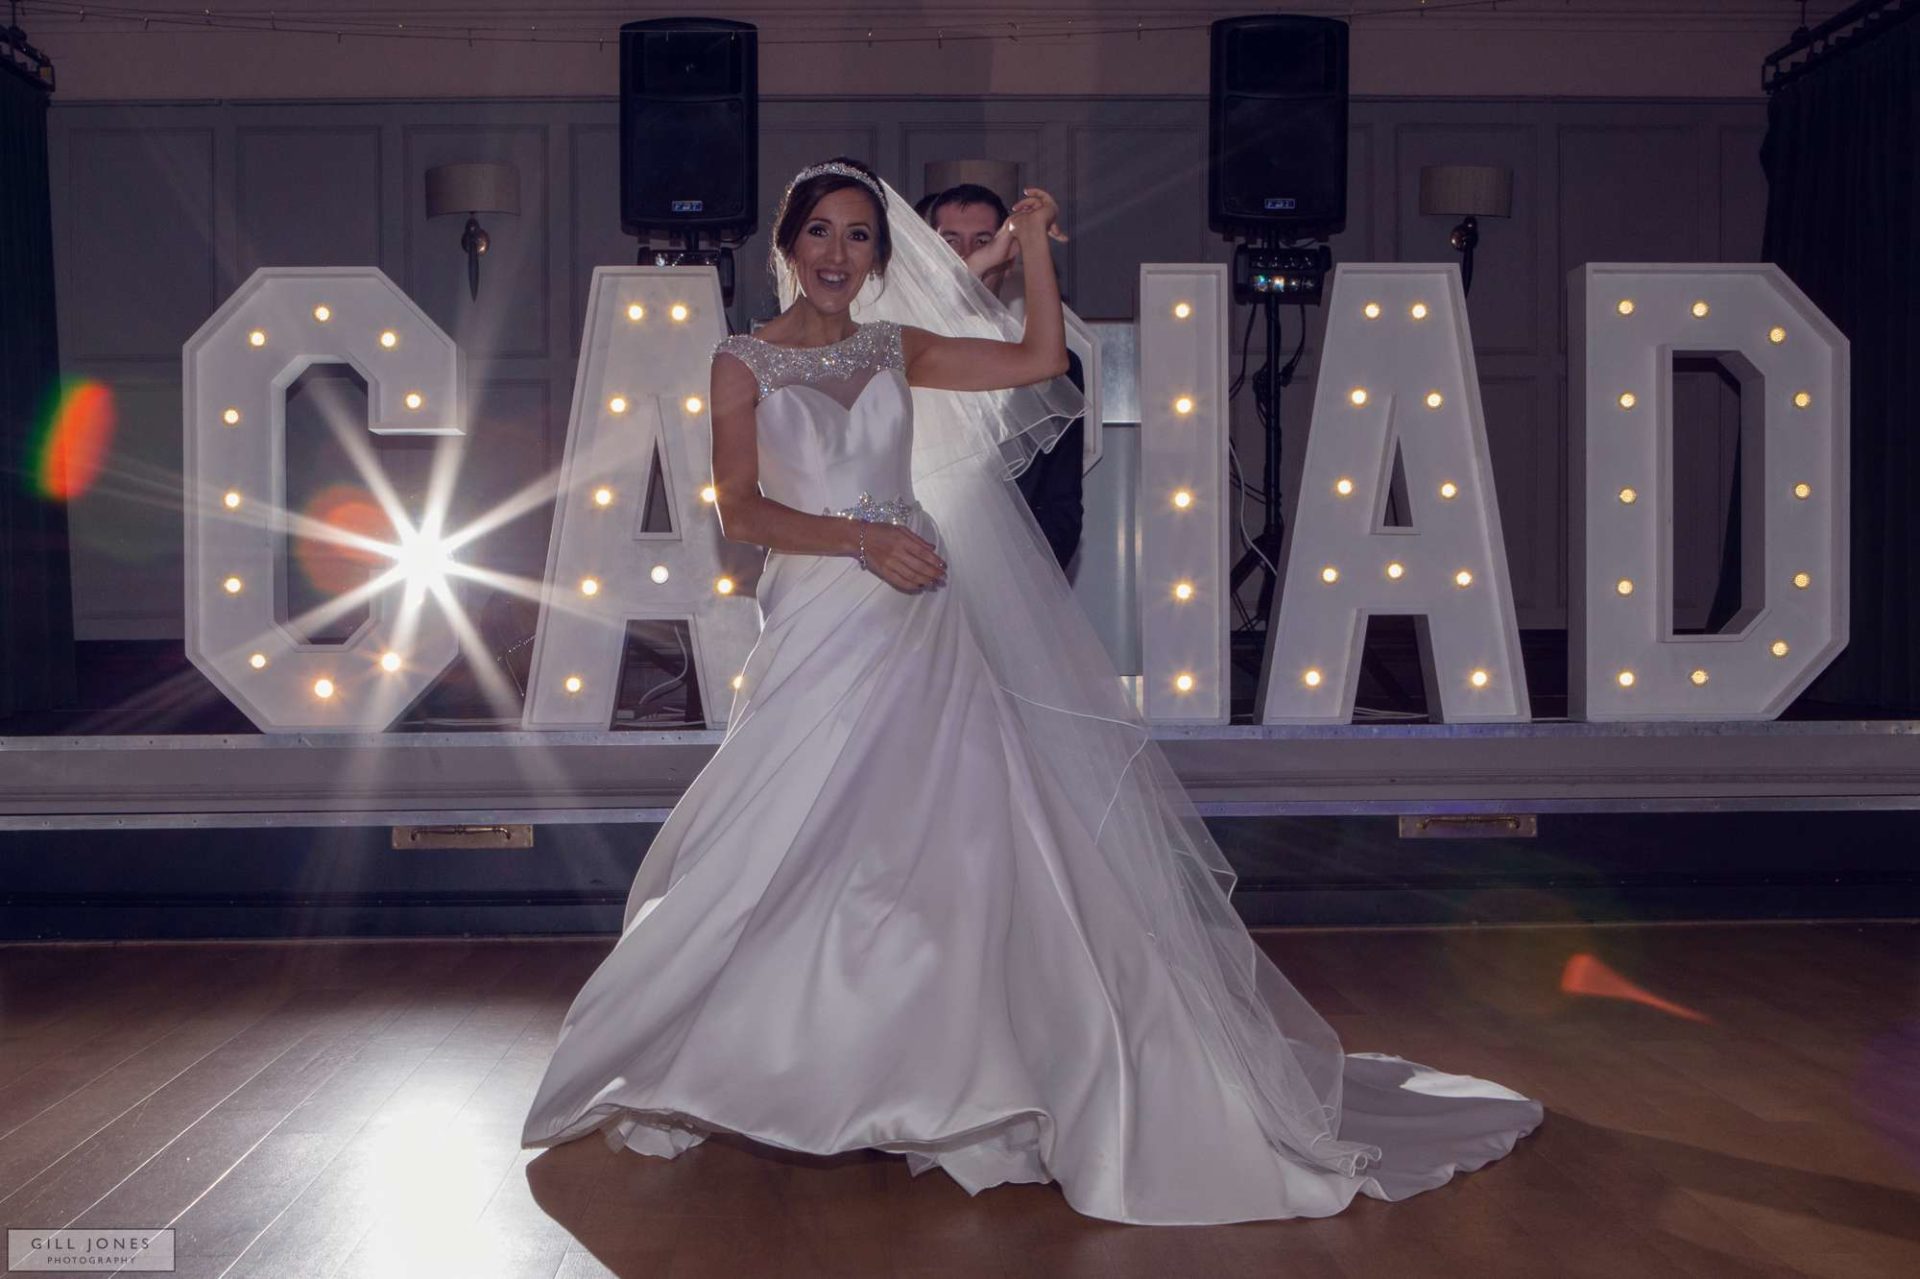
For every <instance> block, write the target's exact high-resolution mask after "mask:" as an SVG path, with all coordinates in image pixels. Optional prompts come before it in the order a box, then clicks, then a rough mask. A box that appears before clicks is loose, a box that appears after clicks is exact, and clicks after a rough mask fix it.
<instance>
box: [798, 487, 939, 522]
mask: <svg viewBox="0 0 1920 1279" xmlns="http://www.w3.org/2000/svg"><path fill="white" fill-rule="evenodd" d="M919 509H920V503H918V502H907V501H902V500H901V499H900V498H897V497H890V498H888V499H887V500H886V501H884V502H876V501H874V500H873V494H871V493H862V494H861V495H860V500H859V501H858V502H856V503H854V504H853V505H852V506H843V507H841V508H840V509H839V510H837V511H835V510H830V509H829V508H827V507H824V506H823V507H821V508H820V514H822V515H839V516H843V517H845V518H846V519H850V520H859V521H861V522H862V523H865V524H905V523H906V522H907V521H908V520H909V519H911V518H912V517H913V513H914V512H915V511H917V510H919Z"/></svg>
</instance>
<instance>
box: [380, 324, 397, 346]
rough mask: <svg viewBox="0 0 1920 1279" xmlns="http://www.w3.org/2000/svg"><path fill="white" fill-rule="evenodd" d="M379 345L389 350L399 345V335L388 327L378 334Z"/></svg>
mask: <svg viewBox="0 0 1920 1279" xmlns="http://www.w3.org/2000/svg"><path fill="white" fill-rule="evenodd" d="M380 345H381V346H384V347H386V348H387V350H389V351H391V350H393V348H394V347H396V346H399V345H400V335H399V334H398V333H395V332H394V331H393V330H392V329H388V330H386V331H385V332H384V333H382V334H381V335H380Z"/></svg>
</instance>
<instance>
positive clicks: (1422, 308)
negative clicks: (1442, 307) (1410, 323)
mask: <svg viewBox="0 0 1920 1279" xmlns="http://www.w3.org/2000/svg"><path fill="white" fill-rule="evenodd" d="M1407 314H1408V315H1411V316H1412V317H1413V318H1414V319H1416V320H1424V319H1426V318H1427V304H1426V303H1425V302H1415V303H1414V304H1413V305H1412V306H1410V307H1408V308H1407Z"/></svg>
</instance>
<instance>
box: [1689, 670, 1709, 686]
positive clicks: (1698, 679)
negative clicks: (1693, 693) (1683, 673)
mask: <svg viewBox="0 0 1920 1279" xmlns="http://www.w3.org/2000/svg"><path fill="white" fill-rule="evenodd" d="M1687 678H1688V679H1690V680H1692V681H1693V686H1694V687H1695V688H1698V687H1700V686H1701V685H1702V684H1704V683H1706V682H1707V673H1706V672H1705V671H1703V670H1696V671H1694V673H1693V674H1691V675H1689V676H1687Z"/></svg>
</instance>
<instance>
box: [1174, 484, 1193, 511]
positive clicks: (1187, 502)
mask: <svg viewBox="0 0 1920 1279" xmlns="http://www.w3.org/2000/svg"><path fill="white" fill-rule="evenodd" d="M1173 504H1174V505H1175V506H1177V507H1179V508H1180V509H1181V510H1183V511H1184V510H1186V509H1187V508H1188V507H1189V506H1192V505H1193V494H1191V493H1189V492H1188V491H1187V490H1186V489H1175V490H1174V491H1173Z"/></svg>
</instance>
